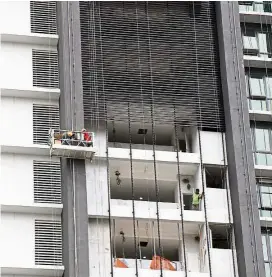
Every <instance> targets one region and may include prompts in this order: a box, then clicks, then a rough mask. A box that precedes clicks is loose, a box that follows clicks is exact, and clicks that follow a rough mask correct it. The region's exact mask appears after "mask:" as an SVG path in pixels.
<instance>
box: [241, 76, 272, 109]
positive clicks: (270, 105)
mask: <svg viewBox="0 0 272 277" xmlns="http://www.w3.org/2000/svg"><path fill="white" fill-rule="evenodd" d="M258 78H259V79H262V82H263V86H264V95H258V94H254V92H253V89H252V87H251V82H250V81H251V79H258ZM269 79H271V81H270V82H271V87H270V88H269ZM246 87H247V98H248V99H249V101H248V102H249V109H250V110H253V111H254V110H259V111H266V112H267V111H268V112H269V111H271V110H272V76H270V75H267V74H265V73H262V72H246ZM254 100H259V101H264V102H265V106H266V108H265V109H263V108H262V109H254V108H253V105H252V101H254Z"/></svg>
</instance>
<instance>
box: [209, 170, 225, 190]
mask: <svg viewBox="0 0 272 277" xmlns="http://www.w3.org/2000/svg"><path fill="white" fill-rule="evenodd" d="M225 174H226V169H225V168H224V167H222V166H205V175H206V184H207V187H208V188H215V189H225V188H226V184H225V182H226V175H225Z"/></svg>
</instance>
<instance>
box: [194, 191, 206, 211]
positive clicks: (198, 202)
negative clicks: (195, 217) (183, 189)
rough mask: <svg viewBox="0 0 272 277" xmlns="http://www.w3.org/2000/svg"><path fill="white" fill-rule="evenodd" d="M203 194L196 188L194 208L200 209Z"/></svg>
mask: <svg viewBox="0 0 272 277" xmlns="http://www.w3.org/2000/svg"><path fill="white" fill-rule="evenodd" d="M202 196H203V194H201V193H199V189H196V190H195V192H194V194H193V199H192V210H194V211H199V204H200V200H201V199H202Z"/></svg>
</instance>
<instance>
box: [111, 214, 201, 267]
mask: <svg viewBox="0 0 272 277" xmlns="http://www.w3.org/2000/svg"><path fill="white" fill-rule="evenodd" d="M189 225H190V226H189ZM135 227H136V252H137V259H138V268H141V269H151V263H152V260H154V257H156V256H160V257H161V258H163V259H164V260H165V261H166V262H167V263H168V264H169V265H171V267H172V268H174V269H175V270H174V271H184V262H183V261H184V257H183V254H182V253H183V252H182V251H183V250H182V249H183V248H182V238H181V234H180V228H181V227H180V226H178V224H174V223H166V222H161V223H160V231H161V233H160V245H159V239H158V229H157V223H156V221H144V220H138V221H135ZM184 231H185V234H184V239H185V245H186V246H187V249H186V255H185V256H186V259H187V265H188V266H189V268H188V270H190V271H196V270H197V269H198V268H197V265H198V259H199V247H200V246H199V241H198V240H196V236H197V234H198V231H199V230H198V225H197V224H188V226H187V225H186V226H185V229H184ZM112 236H113V237H112V241H113V253H114V257H113V258H114V260H115V261H116V260H117V259H118V260H120V261H121V262H123V263H124V264H125V265H126V267H127V268H135V256H136V255H135V238H134V231H133V220H131V219H130V220H113V222H112ZM160 246H161V247H160Z"/></svg>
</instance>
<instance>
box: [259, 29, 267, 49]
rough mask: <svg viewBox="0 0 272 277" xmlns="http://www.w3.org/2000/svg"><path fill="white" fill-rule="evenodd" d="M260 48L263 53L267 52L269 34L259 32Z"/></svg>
mask: <svg viewBox="0 0 272 277" xmlns="http://www.w3.org/2000/svg"><path fill="white" fill-rule="evenodd" d="M258 42H259V50H260V53H261V54H267V52H268V51H267V34H265V33H258Z"/></svg>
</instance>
